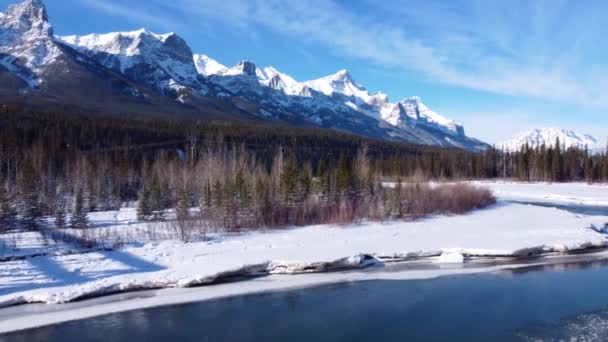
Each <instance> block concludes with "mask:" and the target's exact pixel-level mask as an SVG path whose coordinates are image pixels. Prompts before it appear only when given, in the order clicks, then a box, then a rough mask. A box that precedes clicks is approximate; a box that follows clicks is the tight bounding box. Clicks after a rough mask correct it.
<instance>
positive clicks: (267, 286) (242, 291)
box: [0, 251, 608, 334]
mask: <svg viewBox="0 0 608 342" xmlns="http://www.w3.org/2000/svg"><path fill="white" fill-rule="evenodd" d="M597 263H602V264H604V263H608V251H603V252H598V253H591V254H583V255H574V256H565V257H564V256H547V257H545V258H542V259H540V260H538V259H537V260H536V261H535V260H521V261H519V262H507V261H505V260H502V261H498V262H497V261H491V262H488V261H484V262H479V263H477V262H472V263H470V264H466V265H465V264H460V265H438V264H431V263H426V262H424V263H415V264H414V263H409V264H408V265H407V266H406V265H405V264H394V265H391V266H389V267H386V268H380V269H368V270H359V271H350V272H334V273H315V274H306V275H303V274H300V275H271V276H269V277H266V278H256V279H251V280H249V281H247V282H234V283H227V284H217V285H210V286H205V287H194V288H169V289H159V290H147V291H139V292H129V293H121V294H114V295H108V296H104V297H99V298H94V299H88V300H83V301H77V302H71V303H67V304H63V305H45V304H29V305H22V306H14V307H9V308H4V309H0V334H5V333H9V332H15V331H21V330H28V329H34V328H39V327H44V326H49V325H54V324H59V323H63V322H69V321H75V320H81V319H89V318H93V317H99V316H104V315H107V314H113V313H120V312H127V311H133V310H142V309H148V308H155V307H164V306H173V305H180V304H187V303H195V302H205V301H210V300H219V299H222V298H230V297H237V296H242V295H256V294H263V293H271V292H277V291H289V290H296V289H303V288H309V287H316V286H323V285H330V284H340V283H348V282H358V281H373V280H395V281H397V280H425V279H434V278H439V277H446V276H455V275H474V274H480V273H496V274H498V275H504V276H508V277H511V274H512V273H517V272H527V271H526V270H531V271H532V270H540V271H564V270H569V269H577V268H578V267H579V266H578V265H583V267H588V266H585V265H592V266H593V265H597Z"/></svg>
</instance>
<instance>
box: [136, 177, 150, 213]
mask: <svg viewBox="0 0 608 342" xmlns="http://www.w3.org/2000/svg"><path fill="white" fill-rule="evenodd" d="M151 217H152V206H151V204H150V190H149V189H148V187H147V186H146V185H144V186H143V187H142V189H141V191H140V192H139V199H138V202H137V219H138V220H140V221H148V220H150V219H151Z"/></svg>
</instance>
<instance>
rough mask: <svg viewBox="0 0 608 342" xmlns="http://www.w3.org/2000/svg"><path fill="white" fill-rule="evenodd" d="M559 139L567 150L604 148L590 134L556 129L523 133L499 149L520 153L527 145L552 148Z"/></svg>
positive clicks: (505, 142) (502, 144) (504, 143)
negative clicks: (573, 148)
mask: <svg viewBox="0 0 608 342" xmlns="http://www.w3.org/2000/svg"><path fill="white" fill-rule="evenodd" d="M557 139H559V142H560V145H561V146H565V147H566V148H569V147H581V148H585V147H587V148H589V149H590V150H597V149H601V148H603V147H604V146H602V145H601V143H600V141H599V139H597V138H595V137H593V136H591V135H589V134H584V133H579V132H574V131H571V130H568V129H562V128H556V127H550V128H540V129H533V130H530V131H527V132H524V133H521V134H519V135H517V136H516V137H514V138H513V139H510V140H507V141H504V142H502V143H499V144H498V145H497V147H498V148H502V149H504V150H506V151H518V150H520V149H521V148H522V147H523V146H524V145H526V144H528V146H530V147H540V146H542V145H543V144H544V145H545V146H547V147H550V146H554V145H555V142H556V141H557Z"/></svg>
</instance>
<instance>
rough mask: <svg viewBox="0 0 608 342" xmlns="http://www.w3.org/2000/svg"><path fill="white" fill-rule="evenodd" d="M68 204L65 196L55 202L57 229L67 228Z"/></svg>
mask: <svg viewBox="0 0 608 342" xmlns="http://www.w3.org/2000/svg"><path fill="white" fill-rule="evenodd" d="M66 216H67V203H66V200H65V198H64V197H63V196H60V198H58V199H57V201H56V202H55V227H56V228H59V229H62V228H65V227H66V221H67V219H66Z"/></svg>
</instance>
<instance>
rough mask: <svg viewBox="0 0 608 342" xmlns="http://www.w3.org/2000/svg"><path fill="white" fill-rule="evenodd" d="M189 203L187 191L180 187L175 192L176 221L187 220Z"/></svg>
mask: <svg viewBox="0 0 608 342" xmlns="http://www.w3.org/2000/svg"><path fill="white" fill-rule="evenodd" d="M189 204H190V200H189V196H188V191H187V190H186V189H184V188H180V189H179V190H178V193H177V206H176V208H175V215H176V217H177V220H178V221H187V220H188V219H189V218H190V211H189V209H190V205H189Z"/></svg>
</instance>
